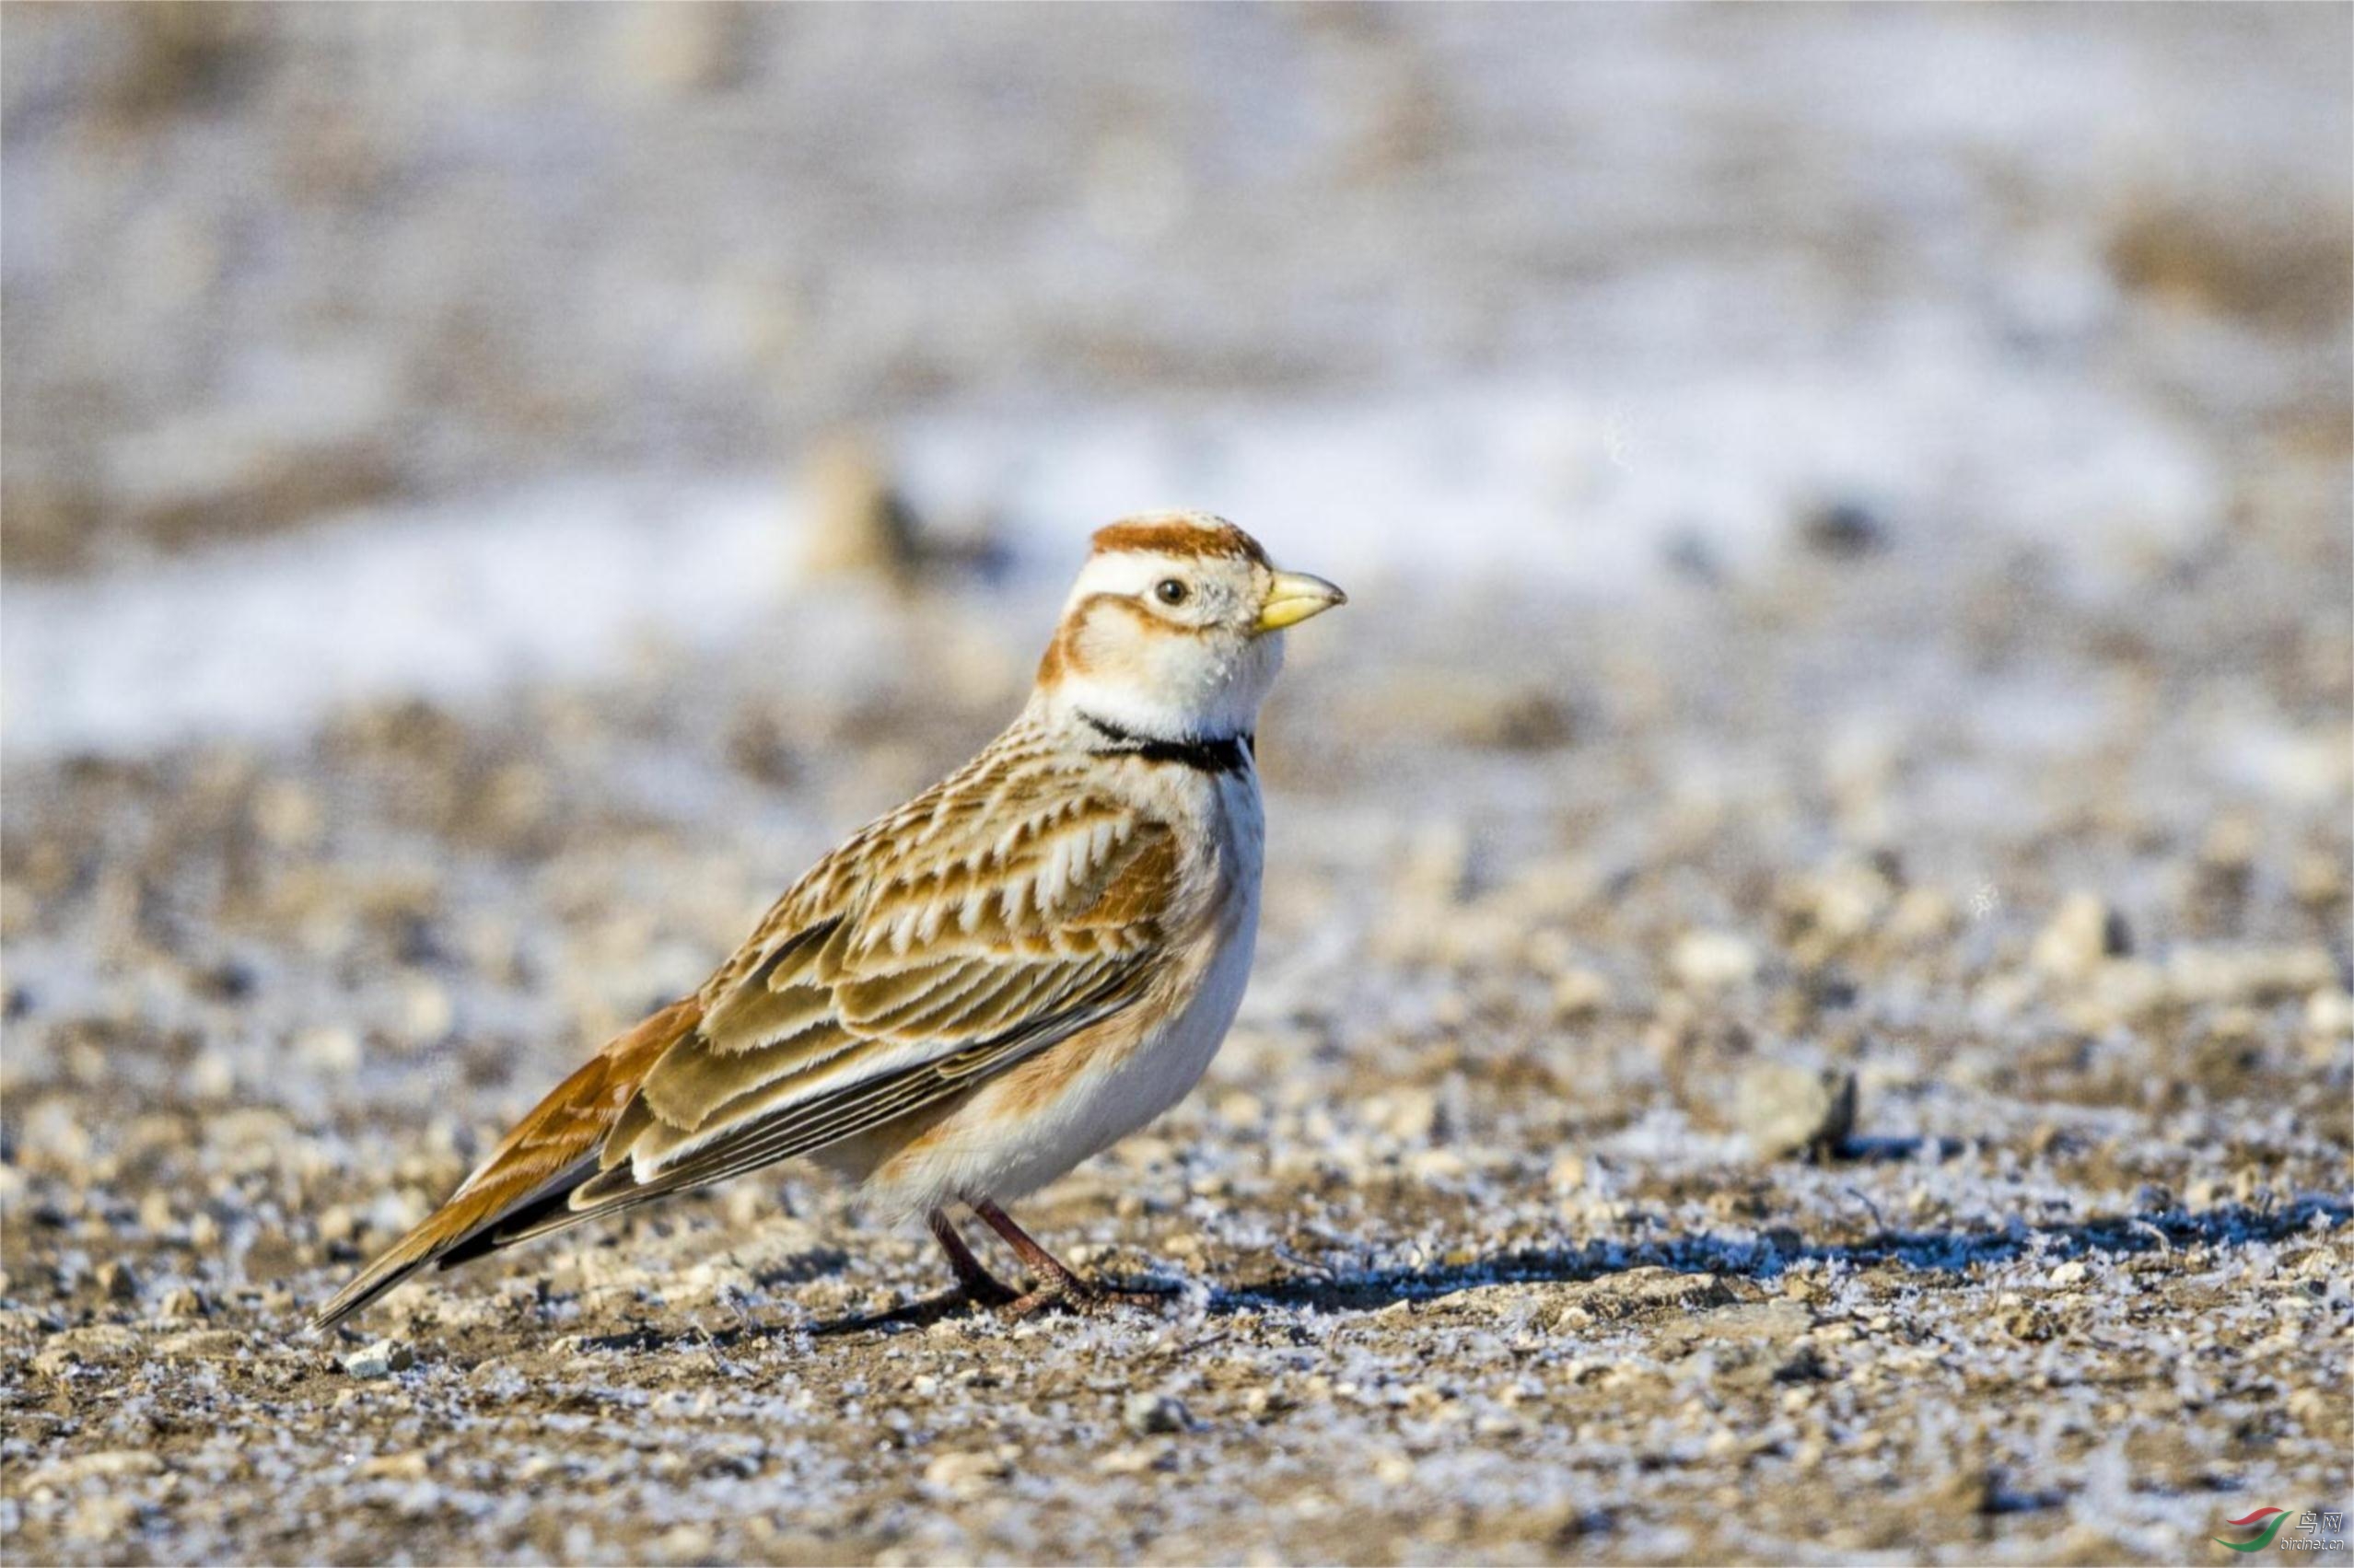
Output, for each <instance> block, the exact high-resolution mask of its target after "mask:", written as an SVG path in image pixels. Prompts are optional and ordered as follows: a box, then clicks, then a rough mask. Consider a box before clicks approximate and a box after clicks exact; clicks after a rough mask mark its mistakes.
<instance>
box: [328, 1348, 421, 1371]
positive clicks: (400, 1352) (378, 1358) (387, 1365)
mask: <svg viewBox="0 0 2354 1568" xmlns="http://www.w3.org/2000/svg"><path fill="white" fill-rule="evenodd" d="M416 1364H417V1358H416V1356H415V1354H414V1353H412V1352H411V1351H410V1349H409V1347H408V1346H407V1345H404V1344H402V1342H400V1341H398V1340H379V1341H377V1342H375V1343H374V1344H371V1345H363V1346H361V1347H360V1348H359V1349H358V1350H355V1351H354V1352H352V1353H351V1354H349V1355H347V1356H345V1357H344V1371H345V1372H347V1373H349V1374H351V1376H355V1377H389V1376H391V1375H392V1374H393V1373H395V1372H406V1371H407V1370H408V1369H409V1368H410V1367H412V1366H414V1365H416Z"/></svg>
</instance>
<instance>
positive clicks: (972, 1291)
mask: <svg viewBox="0 0 2354 1568" xmlns="http://www.w3.org/2000/svg"><path fill="white" fill-rule="evenodd" d="M924 1223H925V1224H926V1225H930V1226H931V1227H932V1235H933V1236H934V1237H936V1238H938V1241H939V1244H940V1250H942V1251H944V1252H946V1253H947V1254H948V1259H949V1267H950V1268H951V1269H954V1270H955V1271H956V1284H957V1288H958V1289H959V1290H961V1291H962V1292H963V1293H964V1295H965V1297H966V1299H967V1300H970V1301H972V1302H973V1304H974V1305H976V1306H980V1307H1005V1306H1008V1305H1009V1304H1010V1303H1012V1302H1013V1301H1014V1300H1015V1299H1016V1295H1015V1293H1014V1291H1013V1289H1012V1287H1011V1286H1009V1285H1008V1284H1006V1283H1004V1282H1003V1281H1001V1280H999V1279H998V1278H997V1276H996V1275H995V1274H993V1273H991V1272H989V1271H988V1270H987V1269H985V1268H984V1267H982V1265H981V1260H980V1259H978V1258H975V1257H974V1256H973V1249H971V1248H970V1247H967V1246H966V1245H965V1244H964V1237H961V1236H959V1235H958V1234H957V1233H956V1226H955V1225H952V1224H950V1221H949V1217H948V1211H947V1210H945V1209H934V1210H932V1211H931V1212H930V1213H928V1214H926V1215H925V1216H924Z"/></svg>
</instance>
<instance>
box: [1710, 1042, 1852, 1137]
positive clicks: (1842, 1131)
mask: <svg viewBox="0 0 2354 1568" xmlns="http://www.w3.org/2000/svg"><path fill="white" fill-rule="evenodd" d="M1733 1118H1734V1121H1736V1122H1738V1123H1739V1125H1740V1127H1741V1130H1742V1132H1744V1133H1746V1134H1747V1135H1748V1137H1749V1142H1750V1146H1751V1147H1753V1148H1754V1149H1755V1150H1756V1151H1757V1155H1758V1157H1760V1158H1761V1159H1780V1158H1782V1157H1784V1156H1789V1155H1795V1154H1809V1153H1811V1154H1817V1155H1823V1154H1832V1153H1835V1152H1836V1151H1837V1150H1838V1148H1839V1147H1840V1146H1841V1145H1842V1144H1845V1143H1846V1142H1847V1139H1848V1137H1849V1136H1850V1135H1851V1134H1852V1133H1853V1132H1855V1125H1856V1075H1855V1074H1854V1073H1853V1072H1851V1071H1849V1070H1848V1069H1847V1068H1843V1067H1832V1068H1822V1069H1816V1068H1812V1067H1801V1066H1799V1065H1798V1064H1796V1063H1788V1062H1760V1063H1754V1064H1753V1065H1752V1066H1751V1067H1750V1068H1749V1070H1748V1071H1747V1072H1745V1073H1743V1074H1742V1076H1741V1086H1740V1091H1739V1098H1738V1099H1737V1100H1736V1101H1735V1102H1734V1106H1733Z"/></svg>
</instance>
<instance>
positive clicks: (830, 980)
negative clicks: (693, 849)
mask: <svg viewBox="0 0 2354 1568" xmlns="http://www.w3.org/2000/svg"><path fill="white" fill-rule="evenodd" d="M1024 761H1028V762H1029V763H1030V765H1029V766H1022V765H1020V764H1021V763H1022V762H1024ZM1178 874H1179V852H1178V843H1177V839H1176V835H1175V833H1174V831H1173V830H1171V828H1170V826H1169V825H1168V824H1167V823H1166V822H1163V821H1160V820H1159V819H1154V818H1152V817H1150V816H1148V815H1146V814H1145V813H1143V812H1141V811H1139V810H1137V809H1136V807H1133V806H1131V805H1128V804H1125V803H1124V802H1122V801H1120V800H1118V799H1115V798H1113V797H1111V796H1107V795H1105V794H1102V793H1101V792H1098V791H1095V790H1090V789H1088V788H1085V787H1083V786H1082V785H1081V784H1078V782H1077V781H1075V780H1074V779H1072V778H1071V776H1070V775H1067V774H1064V773H1060V772H1057V771H1055V770H1054V769H1053V768H1051V767H1048V766H1046V765H1044V764H1043V763H1042V762H1041V761H1039V760H1038V759H1037V758H1035V757H1031V758H1028V759H1024V758H1022V757H1021V756H1020V755H1019V754H1017V755H1015V756H1013V757H1010V758H1005V757H1000V758H996V759H993V758H992V756H991V754H990V753H987V752H985V753H984V754H983V756H982V757H981V758H979V759H976V760H975V762H974V763H973V764H972V765H970V766H968V767H967V769H966V770H965V771H964V772H961V773H959V774H957V775H956V776H955V777H952V778H950V779H949V780H947V781H945V782H943V783H942V784H939V785H938V786H936V787H935V788H934V789H932V790H930V791H927V792H926V794H925V795H922V796H917V797H916V798H915V800H914V801H911V802H910V803H909V804H908V805H907V806H905V807H901V809H900V810H899V811H897V812H894V813H892V814H891V816H889V817H886V818H884V819H881V820H880V821H878V822H876V823H874V824H872V825H870V826H869V827H868V828H867V829H865V830H861V831H860V832H859V833H858V834H857V835H856V836H854V837H853V838H852V839H850V840H849V841H848V842H846V843H845V844H844V845H843V846H842V847H841V848H840V849H838V850H836V851H835V852H834V853H833V854H831V855H829V856H827V857H826V858H825V859H824V860H822V861H821V862H819V864H818V865H816V866H814V867H812V868H811V869H810V872H809V874H808V875H807V876H805V877H802V878H801V880H800V881H799V882H798V883H797V884H795V886H794V888H793V889H791V890H790V891H788V892H787V894H786V895H785V896H784V898H782V899H780V900H778V901H777V903H776V905H775V907H774V908H773V909H772V910H771V911H770V912H769V913H768V915H767V917H766V918H765V919H763V922H762V923H761V926H760V928H759V929H758V930H757V931H755V932H754V933H753V935H752V939H751V940H750V941H749V942H747V943H746V944H745V945H744V947H742V948H741V949H740V950H739V951H738V953H737V954H736V956H735V957H734V958H730V959H729V960H728V963H726V964H724V965H722V966H721V968H720V969H719V970H718V971H717V973H715V974H714V975H713V976H712V977H711V979H710V981H707V982H706V983H705V985H704V987H703V988H702V989H701V990H700V991H699V992H698V993H696V995H694V996H693V997H691V998H687V999H685V1000H682V1001H680V1002H677V1003H674V1004H672V1005H670V1006H669V1007H667V1008H664V1009H663V1010H662V1011H661V1012H659V1013H657V1014H655V1015H654V1016H652V1017H650V1018H648V1019H647V1020H646V1021H645V1022H644V1023H642V1024H640V1025H639V1026H637V1028H635V1029H632V1030H631V1031H630V1032H628V1033H627V1034H624V1035H623V1036H621V1037H620V1038H619V1039H617V1040H614V1041H613V1042H612V1044H611V1045H609V1046H607V1047H606V1048H605V1050H604V1051H600V1053H599V1054H598V1055H597V1056H596V1057H594V1058H592V1059H591V1060H590V1061H589V1062H588V1063H587V1064H586V1065H585V1066H583V1067H582V1068H581V1069H580V1070H579V1071H578V1072H577V1073H575V1074H573V1075H572V1076H571V1077H570V1078H567V1079H566V1080H565V1082H564V1084H562V1085H561V1086H558V1087H557V1088H556V1089H555V1091H554V1093H552V1094H550V1095H549V1096H548V1098H546V1099H544V1100H542V1102H541V1103H540V1104H539V1106H538V1107H536V1108H535V1109H533V1110H532V1111H531V1112H530V1114H529V1115H528V1116H526V1117H525V1118H524V1119H523V1121H521V1122H520V1123H519V1124H518V1125H517V1126H516V1128H515V1129H514V1130H513V1131H512V1132H509V1133H508V1134H507V1136H506V1138H505V1139H503V1140H502V1141H501V1142H500V1144H499V1145H498V1147H497V1148H496V1149H495V1150H494V1151H493V1152H492V1154H491V1156H490V1157H489V1158H488V1159H486V1160H485V1161H484V1163H483V1164H482V1166H481V1167H479V1168H478V1169H476V1170H475V1172H474V1173H473V1174H472V1176H470V1177H469V1178H467V1179H466V1181H465V1182H464V1183H463V1184H462V1185H461V1186H460V1188H459V1189H458V1191H456V1192H455V1193H454V1194H452V1195H451V1197H450V1200H449V1202H448V1203H446V1204H445V1205H444V1206H443V1207H442V1208H441V1209H440V1210H439V1211H438V1212H437V1213H436V1214H434V1215H432V1216H431V1217H430V1218H428V1219H427V1220H425V1223H424V1224H422V1225H419V1226H417V1228H416V1229H415V1230H414V1231H412V1232H411V1233H410V1234H409V1235H408V1236H406V1237H402V1239H401V1240H400V1241H399V1242H397V1243H395V1244H394V1245H393V1247H392V1248H390V1249H388V1251H387V1252H386V1253H385V1254H384V1255H383V1256H382V1257H381V1258H379V1260H376V1261H375V1262H374V1263H372V1264H370V1265H369V1267H368V1268H367V1269H366V1270H365V1271H363V1272H361V1274H360V1275H359V1276H358V1277H357V1278H355V1280H354V1281H353V1282H352V1283H350V1284H349V1285H347V1286H346V1287H345V1288H344V1290H343V1291H342V1292H341V1293H339V1294H338V1295H336V1296H335V1297H334V1298H333V1299H332V1300H331V1301H330V1302H328V1303H327V1305H326V1306H325V1307H322V1308H321V1309H320V1313H319V1315H318V1317H317V1318H315V1319H314V1322H315V1323H316V1324H317V1325H319V1326H325V1325H327V1324H329V1323H332V1322H334V1321H336V1320H338V1319H340V1318H344V1317H345V1316H348V1315H349V1314H350V1313H352V1312H355V1311H357V1310H358V1309H359V1308H360V1307H364V1306H366V1305H367V1302H368V1301H370V1300H372V1299H374V1298H375V1297H376V1296H377V1295H380V1294H382V1292H384V1291H385V1290H388V1289H390V1288H391V1286H392V1285H394V1284H396V1283H399V1282H400V1280H401V1279H402V1278H404V1277H405V1276H406V1275H407V1274H409V1273H410V1272H414V1270H416V1269H417V1268H420V1267H422V1266H424V1265H425V1263H428V1262H434V1261H439V1262H440V1263H442V1264H443V1266H445V1267H446V1266H449V1265H450V1264H454V1263H457V1262H460V1261H463V1260H467V1259H469V1258H473V1257H478V1256H480V1255H482V1254H483V1253H484V1252H488V1251H492V1250H495V1249H498V1248H501V1247H505V1246H508V1245H511V1244H513V1243H515V1242H518V1241H521V1240H524V1239H527V1238H529V1237H533V1236H538V1235H542V1234H545V1233H546V1232H548V1231H550V1230H554V1229H559V1228H562V1227H563V1226H565V1225H574V1224H577V1223H578V1222H580V1221H582V1220H585V1219H589V1218H592V1217H594V1216H596V1215H598V1214H610V1213H612V1212H614V1211H616V1210H618V1209H622V1208H625V1207H629V1206H631V1205H634V1204H635V1203H640V1202H647V1201H649V1200H651V1199H653V1198H657V1197H660V1196H662V1195H663V1194H665V1193H669V1192H674V1191H680V1190H682V1189H683V1188H689V1187H697V1186H703V1185H705V1184H707V1183H710V1182H713V1181H717V1180H719V1179H723V1178H726V1177H728V1176H733V1175H737V1174H740V1173H741V1172H743V1171H746V1170H750V1169H752V1168H754V1167H759V1166H763V1165H768V1164H772V1163H774V1162H775V1161H778V1160H783V1159H787V1158H790V1157H792V1156H797V1155H802V1154H808V1153H810V1152H812V1151H814V1150H817V1149H820V1148H822V1147H824V1146H826V1145H827V1144H833V1143H837V1142H840V1141H841V1140H843V1139H845V1138H849V1137H853V1136H856V1135H857V1134H858V1133H860V1132H866V1131H868V1130H869V1129H871V1128H874V1127H876V1126H878V1125H880V1124H881V1123H882V1122H885V1121H890V1120H891V1119H893V1118H895V1117H899V1116H903V1115H906V1114H907V1113H909V1112H910V1111H914V1110H916V1109H922V1108H923V1107H925V1106H926V1105H930V1104H932V1103H935V1102H936V1101H938V1100H940V1099H943V1098H948V1097H950V1096H952V1095H956V1094H959V1093H961V1092H962V1091H964V1090H966V1089H968V1088H970V1087H972V1086H973V1085H975V1084H977V1083H979V1082H981V1081H982V1080H983V1079H985V1078H986V1077H988V1076H989V1075H990V1074H994V1073H996V1072H999V1071H1002V1070H1003V1069H1004V1068H1006V1067H1008V1066H1010V1065H1012V1064H1013V1063H1016V1062H1018V1061H1020V1060H1022V1059H1023V1058H1025V1057H1027V1056H1030V1055H1031V1054H1034V1053H1035V1052H1037V1051H1043V1050H1044V1049H1046V1048H1047V1047H1048V1046H1051V1045H1053V1044H1055V1043H1056V1042H1057V1041H1059V1040H1067V1039H1069V1038H1070V1037H1071V1036H1073V1035H1074V1034H1077V1033H1078V1032H1079V1031H1080V1030H1082V1029H1085V1028H1090V1027H1091V1026H1093V1025H1094V1024H1097V1023H1099V1022H1101V1021H1102V1020H1103V1019H1106V1018H1109V1017H1111V1016H1113V1015H1114V1014H1116V1013H1118V1012H1119V1011H1121V1010H1122V1009H1123V1008H1125V1007H1128V1006H1131V1005H1134V1004H1135V1003H1136V1000H1137V998H1138V997H1140V996H1142V995H1143V994H1144V993H1146V992H1147V991H1148V989H1149V987H1150V985H1151V983H1152V981H1153V980H1154V978H1155V976H1156V975H1157V974H1158V973H1160V968H1161V960H1162V958H1163V956H1164V955H1165V954H1166V953H1167V952H1168V950H1169V948H1170V946H1171V935H1172V931H1173V926H1174V923H1175V922H1176V920H1177V917H1178V911H1177V907H1176V906H1177V903H1178V897H1177V895H1178V889H1179V882H1180V879H1179V875H1178Z"/></svg>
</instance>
